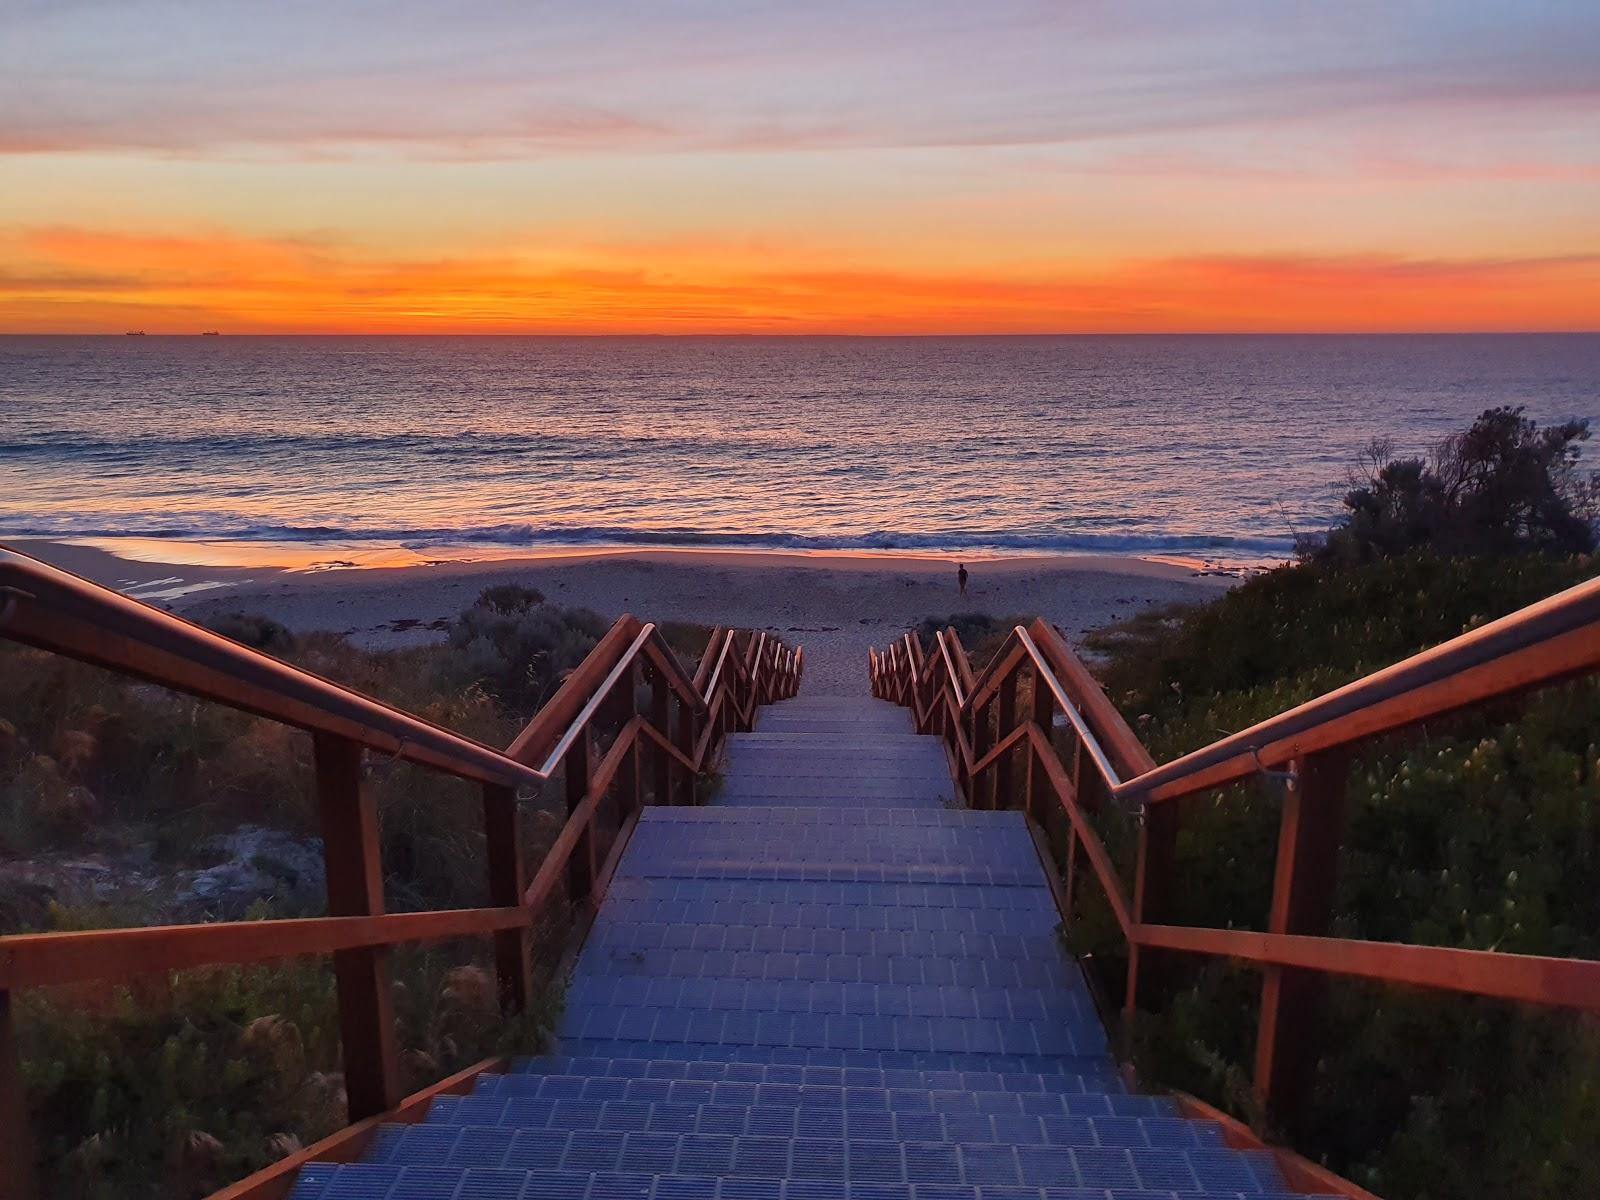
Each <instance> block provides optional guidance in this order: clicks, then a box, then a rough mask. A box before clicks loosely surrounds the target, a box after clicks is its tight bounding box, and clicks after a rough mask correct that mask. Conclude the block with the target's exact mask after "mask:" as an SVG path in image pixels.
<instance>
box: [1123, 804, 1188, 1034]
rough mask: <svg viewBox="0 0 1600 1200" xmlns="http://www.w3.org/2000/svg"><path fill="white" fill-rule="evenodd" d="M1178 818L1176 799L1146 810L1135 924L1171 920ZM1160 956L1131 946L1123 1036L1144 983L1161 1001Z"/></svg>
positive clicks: (1135, 893) (1135, 894)
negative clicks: (1153, 966) (1156, 967)
mask: <svg viewBox="0 0 1600 1200" xmlns="http://www.w3.org/2000/svg"><path fill="white" fill-rule="evenodd" d="M1178 816H1179V813H1178V801H1176V800H1167V801H1164V802H1162V803H1160V804H1151V805H1148V806H1147V807H1146V808H1145V810H1144V820H1143V822H1142V823H1141V824H1140V826H1139V852H1138V859H1137V861H1136V864H1135V866H1134V876H1133V920H1134V923H1135V924H1136V925H1140V924H1151V925H1162V924H1166V923H1167V922H1168V921H1169V920H1170V919H1171V916H1172V907H1173V896H1174V893H1175V890H1176V889H1175V888H1174V884H1175V883H1176V879H1175V878H1174V863H1175V860H1176V858H1177V850H1178ZM1160 956H1161V952H1160V951H1158V950H1151V951H1146V950H1142V949H1140V947H1139V946H1137V945H1130V946H1129V947H1128V982H1127V991H1126V992H1125V994H1124V996H1123V1002H1122V1011H1123V1032H1124V1036H1127V1035H1128V1034H1129V1033H1131V1031H1132V1027H1133V1021H1134V1017H1135V1014H1136V1012H1137V1010H1138V1004H1139V988H1140V985H1141V984H1143V985H1144V990H1145V996H1146V998H1147V999H1149V998H1151V996H1152V995H1154V996H1155V997H1156V999H1157V1001H1158V1002H1159V997H1160V993H1161V991H1162V982H1163V981H1161V980H1159V979H1158V978H1157V974H1156V972H1155V971H1152V970H1151V959H1152V958H1154V959H1157V960H1159V958H1160ZM1141 971H1142V972H1143V978H1141V975H1140V973H1141Z"/></svg>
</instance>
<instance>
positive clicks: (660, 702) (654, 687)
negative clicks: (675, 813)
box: [650, 667, 672, 804]
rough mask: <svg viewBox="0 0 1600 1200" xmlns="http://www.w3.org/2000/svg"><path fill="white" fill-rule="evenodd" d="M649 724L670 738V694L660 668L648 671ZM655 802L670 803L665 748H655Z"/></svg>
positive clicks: (669, 762) (669, 767) (669, 772)
mask: <svg viewBox="0 0 1600 1200" xmlns="http://www.w3.org/2000/svg"><path fill="white" fill-rule="evenodd" d="M650 724H652V725H654V726H655V727H656V730H657V732H659V733H660V734H661V735H662V736H664V737H668V738H670V737H671V736H672V694H671V693H670V692H668V690H667V676H666V674H665V672H663V671H662V670H661V668H660V667H652V668H651V671H650ZM655 759H656V771H655V800H656V803H657V804H671V803H672V756H671V755H669V754H668V753H667V748H666V747H665V746H662V745H659V744H658V745H657V746H656V754H655Z"/></svg>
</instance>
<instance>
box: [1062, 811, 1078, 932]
mask: <svg viewBox="0 0 1600 1200" xmlns="http://www.w3.org/2000/svg"><path fill="white" fill-rule="evenodd" d="M1062 887H1063V889H1064V891H1063V895H1064V896H1065V897H1066V905H1065V907H1066V910H1067V911H1066V912H1064V913H1062V915H1061V920H1062V924H1063V925H1064V926H1066V928H1067V931H1068V932H1071V930H1072V919H1073V916H1074V914H1075V913H1076V912H1077V909H1078V892H1077V887H1078V827H1077V826H1076V825H1073V824H1072V823H1070V822H1068V824H1067V869H1066V880H1065V881H1064V882H1063V884H1062Z"/></svg>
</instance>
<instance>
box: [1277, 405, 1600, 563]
mask: <svg viewBox="0 0 1600 1200" xmlns="http://www.w3.org/2000/svg"><path fill="white" fill-rule="evenodd" d="M1523 412H1524V410H1523V409H1522V408H1520V407H1518V408H1512V407H1504V408H1491V409H1489V410H1488V411H1487V412H1485V413H1484V414H1483V415H1482V416H1480V417H1479V418H1478V419H1477V420H1476V421H1474V422H1473V423H1472V425H1471V427H1470V428H1468V429H1465V430H1463V431H1462V432H1461V433H1457V434H1454V435H1452V436H1450V437H1448V438H1446V439H1444V441H1442V442H1440V443H1439V445H1438V446H1436V447H1435V448H1434V450H1433V452H1432V453H1431V454H1430V455H1429V456H1428V457H1427V458H1400V459H1395V458H1391V457H1390V452H1391V447H1390V446H1389V444H1388V443H1387V442H1384V441H1381V440H1380V441H1376V442H1373V443H1372V445H1371V446H1369V447H1368V449H1367V453H1366V455H1365V457H1364V458H1363V459H1362V461H1361V463H1360V465H1359V466H1358V467H1357V469H1356V470H1355V471H1354V472H1353V473H1352V479H1351V487H1350V490H1349V491H1348V492H1346V493H1345V497H1344V510H1345V511H1344V515H1343V517H1342V518H1341V519H1340V520H1339V522H1338V523H1337V524H1336V525H1335V526H1334V527H1333V528H1332V529H1330V530H1329V531H1328V532H1327V533H1326V534H1323V535H1321V536H1318V537H1312V538H1308V539H1305V540H1304V541H1302V543H1301V545H1300V553H1301V556H1302V557H1304V558H1307V559H1312V560H1315V561H1320V562H1368V561H1370V560H1372V559H1374V558H1381V557H1383V556H1386V555H1390V554H1403V553H1405V552H1406V551H1408V550H1414V549H1416V548H1418V547H1420V546H1428V547H1431V548H1433V549H1435V550H1442V551H1445V552H1447V553H1451V554H1470V555H1482V554H1510V553H1517V552H1526V551H1529V550H1537V551H1546V552H1551V553H1555V554H1587V553H1588V552H1590V551H1592V550H1593V549H1594V548H1595V520H1596V518H1597V517H1600V475H1597V474H1595V473H1592V472H1591V473H1589V474H1587V475H1585V474H1582V473H1581V472H1580V471H1579V470H1578V458H1579V453H1580V444H1581V443H1582V442H1584V441H1585V440H1587V438H1588V437H1589V423H1588V422H1587V421H1566V422H1564V423H1562V424H1560V425H1552V426H1549V427H1547V428H1544V429H1541V428H1539V426H1538V425H1537V424H1536V423H1535V422H1534V421H1532V420H1530V419H1529V418H1528V417H1526V416H1524V415H1523Z"/></svg>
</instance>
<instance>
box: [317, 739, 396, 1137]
mask: <svg viewBox="0 0 1600 1200" xmlns="http://www.w3.org/2000/svg"><path fill="white" fill-rule="evenodd" d="M313 746H314V758H315V761H316V771H317V800H318V804H319V805H320V807H321V810H322V855H323V860H324V862H325V863H326V865H327V874H328V915H329V916H333V917H369V916H379V915H381V914H382V913H383V864H382V861H381V855H380V853H379V841H378V809H377V803H376V802H375V800H374V799H373V797H372V794H371V791H370V789H368V788H365V787H363V786H362V780H361V747H360V746H358V745H356V744H355V743H354V742H351V741H347V740H346V739H344V738H340V737H334V736H332V735H331V734H324V733H319V734H316V735H315V736H314V739H313ZM333 974H334V980H335V982H336V984H337V986H338V992H339V1038H340V1044H341V1046H342V1047H343V1052H344V1088H345V1097H346V1100H347V1106H348V1112H349V1119H350V1121H351V1122H352V1123H354V1122H356V1121H360V1120H364V1119H365V1118H367V1117H371V1116H375V1115H376V1114H378V1113H381V1112H386V1111H388V1110H389V1109H391V1108H393V1107H394V1106H395V1105H397V1104H399V1103H400V1099H401V1095H400V1055H399V1050H398V1047H397V1045H396V1041H395V1019H394V983H393V979H392V978H391V974H390V962H389V948H388V947H387V946H367V947H362V948H360V949H356V950H340V951H337V952H335V954H334V956H333Z"/></svg>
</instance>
